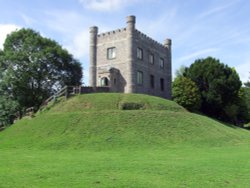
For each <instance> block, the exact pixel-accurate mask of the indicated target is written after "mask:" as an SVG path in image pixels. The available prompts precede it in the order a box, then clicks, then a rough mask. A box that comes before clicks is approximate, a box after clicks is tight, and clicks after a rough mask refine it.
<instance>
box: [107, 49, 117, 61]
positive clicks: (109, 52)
mask: <svg viewBox="0 0 250 188" xmlns="http://www.w3.org/2000/svg"><path fill="white" fill-rule="evenodd" d="M115 58H116V47H110V48H107V59H108V60H112V59H115Z"/></svg>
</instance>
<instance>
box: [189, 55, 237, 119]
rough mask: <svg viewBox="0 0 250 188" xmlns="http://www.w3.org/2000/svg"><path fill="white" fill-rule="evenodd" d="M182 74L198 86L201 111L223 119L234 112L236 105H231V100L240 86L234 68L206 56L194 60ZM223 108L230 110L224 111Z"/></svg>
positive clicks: (233, 99)
mask: <svg viewBox="0 0 250 188" xmlns="http://www.w3.org/2000/svg"><path fill="white" fill-rule="evenodd" d="M184 76H185V77H188V78H190V79H191V80H192V81H193V82H195V83H196V85H197V86H198V88H199V91H200V93H201V108H200V111H201V112H202V113H204V114H207V115H209V116H212V117H216V118H219V119H224V120H225V119H227V118H228V117H227V116H228V115H229V114H232V113H234V111H235V109H236V107H235V106H232V105H234V103H233V101H235V100H236V99H237V97H238V93H239V90H240V88H241V81H240V79H239V75H238V74H237V72H236V71H235V70H234V69H232V68H230V67H228V66H227V65H225V64H223V63H221V62H220V61H219V60H217V59H215V58H212V57H208V58H206V59H198V60H196V61H195V62H194V63H193V64H192V65H191V66H190V67H189V68H187V69H186V70H185V73H184ZM225 108H226V110H227V111H231V112H228V113H225Z"/></svg>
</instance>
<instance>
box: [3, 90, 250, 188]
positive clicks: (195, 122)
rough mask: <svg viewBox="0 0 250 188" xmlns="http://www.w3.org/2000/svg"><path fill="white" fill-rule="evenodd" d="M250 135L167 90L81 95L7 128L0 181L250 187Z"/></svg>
mask: <svg viewBox="0 0 250 188" xmlns="http://www.w3.org/2000/svg"><path fill="white" fill-rule="evenodd" d="M128 109H136V110H128ZM249 138H250V133H249V131H246V130H243V129H239V128H236V127H229V126H225V125H223V124H221V123H219V122H217V121H214V120H212V119H210V118H207V117H205V116H201V115H197V114H192V113H189V112H187V111H186V110H185V109H183V108H182V107H180V106H178V105H177V104H176V103H174V102H172V101H168V100H164V99H161V98H157V97H151V96H146V95H139V94H88V95H79V96H76V97H72V98H70V99H69V100H67V101H64V100H62V99H61V101H60V102H58V103H56V104H54V105H50V107H48V108H47V109H44V110H43V111H42V112H40V113H38V114H37V115H36V117H35V118H33V119H28V118H26V119H22V120H20V121H18V122H17V123H16V124H15V125H13V126H11V127H10V128H8V129H6V130H5V131H3V132H0V155H1V156H0V182H4V183H0V187H222V186H227V187H248V186H250V180H249V177H248V174H249V173H250V163H249V162H248V161H249V157H250V152H249V151H250V150H249Z"/></svg>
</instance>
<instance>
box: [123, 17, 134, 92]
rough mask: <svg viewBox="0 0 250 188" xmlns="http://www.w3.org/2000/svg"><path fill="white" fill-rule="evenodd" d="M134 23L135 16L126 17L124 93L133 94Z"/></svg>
mask: <svg viewBox="0 0 250 188" xmlns="http://www.w3.org/2000/svg"><path fill="white" fill-rule="evenodd" d="M135 22H136V18H135V16H128V17H127V27H126V30H127V38H128V45H127V48H128V58H127V60H128V63H127V66H128V71H127V72H128V75H127V77H128V79H127V88H126V91H125V92H126V93H134V92H135V83H136V82H135V78H136V75H135V72H134V69H133V64H134V56H133V51H134V45H133V41H134V32H135Z"/></svg>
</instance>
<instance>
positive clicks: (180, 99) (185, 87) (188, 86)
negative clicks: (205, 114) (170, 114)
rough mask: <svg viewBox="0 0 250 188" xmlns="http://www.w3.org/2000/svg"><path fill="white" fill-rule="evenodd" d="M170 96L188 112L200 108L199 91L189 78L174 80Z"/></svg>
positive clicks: (181, 77) (180, 77)
mask: <svg viewBox="0 0 250 188" xmlns="http://www.w3.org/2000/svg"><path fill="white" fill-rule="evenodd" d="M172 96H173V100H174V101H175V102H177V103H178V104H180V105H181V106H183V107H185V108H187V109H188V110H190V111H197V110H199V108H200V104H201V97H200V91H199V88H198V87H197V86H196V84H195V83H194V82H193V81H192V80H191V79H190V78H186V77H183V76H179V77H177V78H175V80H174V82H173V95H172Z"/></svg>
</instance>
